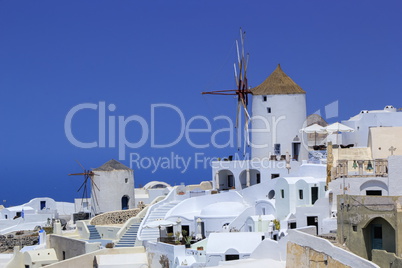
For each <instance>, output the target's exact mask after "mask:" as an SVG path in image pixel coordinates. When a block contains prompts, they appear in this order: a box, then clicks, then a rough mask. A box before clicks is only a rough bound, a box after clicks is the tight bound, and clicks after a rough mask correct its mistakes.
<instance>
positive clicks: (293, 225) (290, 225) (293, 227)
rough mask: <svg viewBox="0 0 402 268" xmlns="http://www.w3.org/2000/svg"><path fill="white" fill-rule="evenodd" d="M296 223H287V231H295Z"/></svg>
mask: <svg viewBox="0 0 402 268" xmlns="http://www.w3.org/2000/svg"><path fill="white" fill-rule="evenodd" d="M296 227H297V225H296V222H289V229H296Z"/></svg>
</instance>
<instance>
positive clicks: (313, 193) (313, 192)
mask: <svg viewBox="0 0 402 268" xmlns="http://www.w3.org/2000/svg"><path fill="white" fill-rule="evenodd" d="M317 199H318V187H311V204H312V205H314V203H315V201H317Z"/></svg>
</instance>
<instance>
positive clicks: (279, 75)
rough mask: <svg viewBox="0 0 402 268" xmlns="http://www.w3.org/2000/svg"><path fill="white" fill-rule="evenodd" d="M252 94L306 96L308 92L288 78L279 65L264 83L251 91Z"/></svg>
mask: <svg viewBox="0 0 402 268" xmlns="http://www.w3.org/2000/svg"><path fill="white" fill-rule="evenodd" d="M251 93H252V94H253V95H285V94H306V91H304V90H303V89H302V88H301V87H300V86H299V85H298V84H296V83H295V82H294V81H293V80H292V78H290V77H289V76H287V75H286V74H285V72H284V71H282V69H281V65H280V64H278V67H276V69H275V71H273V72H272V73H271V75H270V76H268V78H267V79H265V81H264V82H262V83H261V84H260V85H259V86H256V87H255V88H252V89H251Z"/></svg>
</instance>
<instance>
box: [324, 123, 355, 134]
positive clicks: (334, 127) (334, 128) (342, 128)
mask: <svg viewBox="0 0 402 268" xmlns="http://www.w3.org/2000/svg"><path fill="white" fill-rule="evenodd" d="M324 129H325V130H326V131H327V132H328V133H334V132H353V131H355V130H354V129H353V128H351V127H348V126H346V125H344V124H341V123H339V122H336V123H333V124H331V125H329V126H326V127H325V128H324Z"/></svg>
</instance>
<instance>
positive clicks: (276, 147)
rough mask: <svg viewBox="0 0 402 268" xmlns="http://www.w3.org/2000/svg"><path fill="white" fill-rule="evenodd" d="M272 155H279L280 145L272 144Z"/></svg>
mask: <svg viewBox="0 0 402 268" xmlns="http://www.w3.org/2000/svg"><path fill="white" fill-rule="evenodd" d="M274 154H275V155H280V154H281V145H280V144H279V143H275V144H274Z"/></svg>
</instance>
